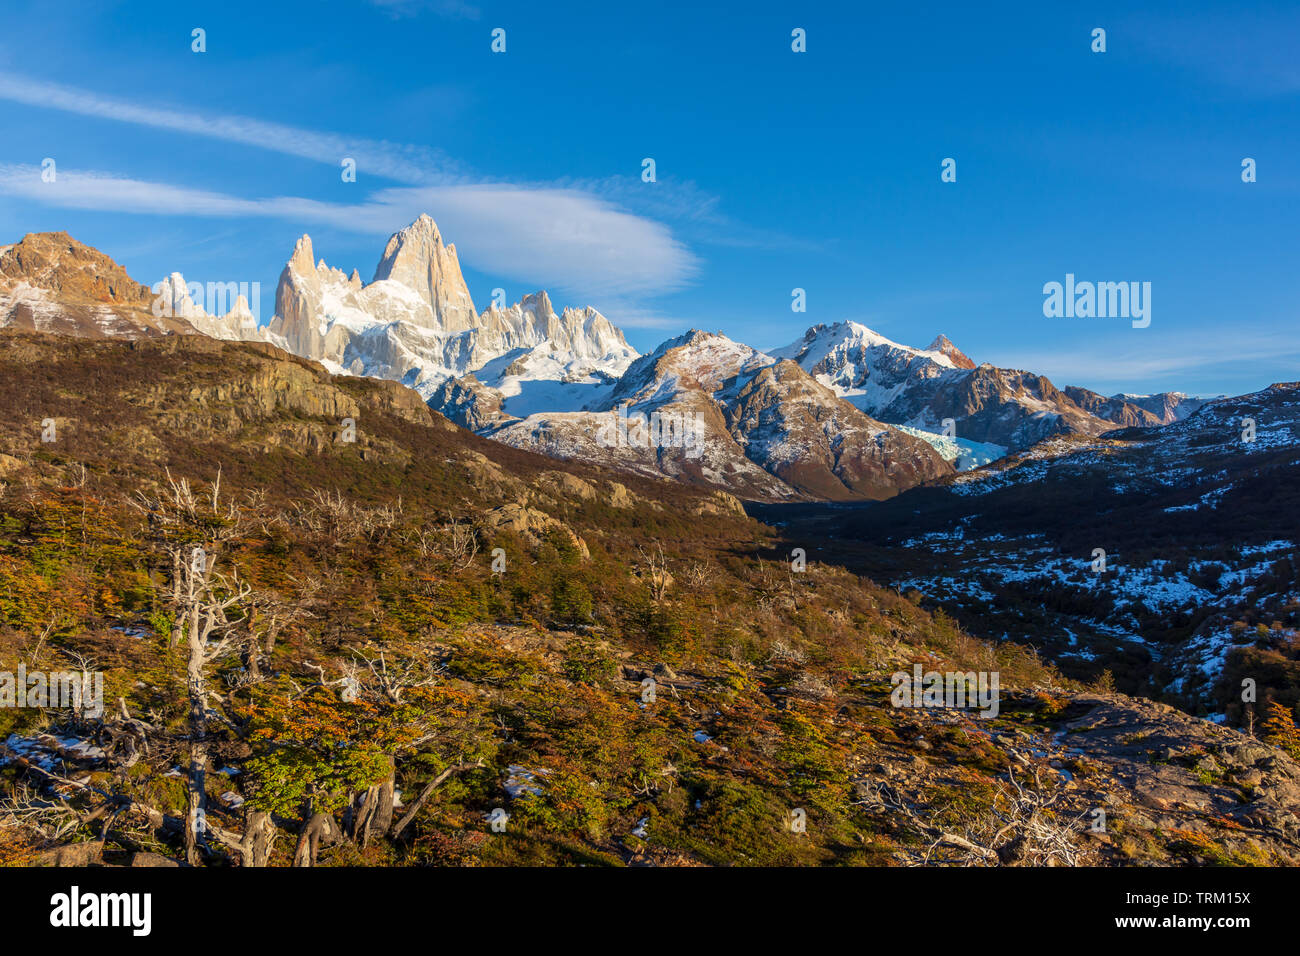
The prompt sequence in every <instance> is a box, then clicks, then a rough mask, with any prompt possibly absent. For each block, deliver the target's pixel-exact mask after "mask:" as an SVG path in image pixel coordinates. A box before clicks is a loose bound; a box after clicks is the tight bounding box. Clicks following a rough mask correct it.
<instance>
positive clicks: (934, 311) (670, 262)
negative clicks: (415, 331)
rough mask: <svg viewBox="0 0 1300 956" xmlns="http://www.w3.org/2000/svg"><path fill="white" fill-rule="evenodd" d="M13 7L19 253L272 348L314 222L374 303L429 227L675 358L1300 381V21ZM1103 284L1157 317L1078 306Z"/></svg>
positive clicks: (910, 7)
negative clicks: (433, 223) (724, 338)
mask: <svg viewBox="0 0 1300 956" xmlns="http://www.w3.org/2000/svg"><path fill="white" fill-rule="evenodd" d="M5 6H6V12H5V31H4V33H3V34H2V35H0V130H3V136H0V243H4V242H12V241H14V240H16V239H17V238H18V237H20V236H21V235H23V234H25V233H28V232H37V231H46V230H57V229H64V230H67V231H68V232H70V233H72V234H73V235H74V236H76V237H77V238H79V239H81V240H82V241H84V242H87V243H89V244H91V245H94V246H96V247H98V248H100V249H101V250H103V251H104V252H106V253H108V254H109V255H111V256H113V257H114V258H115V259H117V260H118V261H119V262H121V263H122V264H123V265H125V266H126V267H127V269H128V270H129V271H130V273H131V274H132V275H133V276H134V277H135V278H137V279H138V280H140V281H142V282H147V283H153V282H155V281H157V280H158V279H160V278H162V277H163V276H164V275H166V274H167V273H169V272H172V271H180V272H183V273H184V274H185V276H186V278H187V279H190V280H192V281H193V280H198V281H212V280H217V281H222V282H226V281H236V282H238V281H249V282H252V281H257V282H260V283H261V284H262V288H263V294H262V302H261V312H262V315H261V318H262V320H263V321H266V320H267V319H269V317H270V314H271V312H272V310H273V303H274V288H275V283H276V279H277V277H278V275H279V272H280V269H281V267H282V266H283V264H284V262H285V260H286V259H287V258H288V256H289V254H290V252H291V251H292V249H293V244H294V241H295V239H296V238H297V237H298V236H299V235H301V234H302V233H303V232H307V233H310V235H311V236H312V239H313V243H314V247H315V251H316V255H317V257H318V258H324V259H325V260H326V261H327V262H328V263H329V264H330V265H333V266H338V267H340V268H342V269H344V270H345V271H348V272H350V271H351V270H352V269H353V268H357V269H359V270H360V272H361V274H362V276H363V278H365V279H366V280H369V278H370V277H371V275H372V274H373V270H374V267H375V264H376V262H377V261H378V259H379V255H380V252H381V251H382V248H383V244H384V241H385V239H386V237H387V236H388V235H389V234H390V233H391V232H393V231H394V230H396V229H398V228H400V227H401V226H403V225H405V224H406V223H407V222H409V221H411V220H412V219H414V218H415V215H416V214H418V213H419V212H428V213H429V214H430V215H432V216H433V217H434V218H435V219H436V220H437V221H438V222H439V224H440V226H441V227H442V230H443V233H444V235H445V236H446V238H447V239H448V241H451V242H454V243H456V245H457V249H458V251H459V253H460V257H461V262H462V265H463V266H464V267H465V272H466V278H467V280H468V281H469V284H470V290H471V292H472V293H473V295H474V298H475V302H476V304H477V305H478V306H479V307H480V308H483V307H485V306H486V305H487V304H488V301H489V299H490V297H491V290H492V289H493V288H496V287H501V288H504V289H505V290H506V294H507V298H508V300H509V301H512V302H513V301H516V300H518V299H519V298H520V297H521V296H522V295H523V294H524V293H527V292H530V291H533V290H535V289H538V288H547V289H549V290H550V291H551V293H552V298H553V299H554V300H555V301H556V303H557V304H572V305H585V304H591V305H594V306H596V307H597V308H598V309H600V310H601V311H602V312H604V313H605V314H606V315H608V316H609V317H610V318H611V319H613V320H614V321H615V322H616V323H618V324H620V325H621V326H623V327H624V329H625V331H626V332H627V333H628V337H629V339H630V340H631V342H632V344H633V345H635V346H636V347H637V348H639V349H641V350H643V351H645V350H648V349H650V348H653V346H654V345H655V344H657V343H658V342H659V341H661V340H663V339H664V338H666V337H668V336H669V335H674V334H677V333H679V332H681V331H684V330H685V329H687V328H692V327H695V328H704V329H710V330H718V331H722V332H725V333H726V334H728V335H730V336H731V337H733V338H736V339H739V340H742V341H745V342H747V343H749V344H752V345H755V346H758V347H761V348H771V347H776V346H779V345H783V344H786V343H788V342H790V341H792V340H794V339H796V338H798V337H799V336H800V335H801V334H802V332H803V330H804V329H805V328H806V327H807V326H809V325H811V324H813V323H817V322H828V323H829V322H835V321H839V320H846V319H851V320H854V321H858V322H862V323H865V324H867V325H869V326H871V327H872V328H875V329H876V330H878V331H879V332H881V333H883V334H885V335H888V336H890V337H891V338H894V339H896V340H898V341H902V342H905V343H908V344H912V345H918V346H924V345H926V344H927V343H929V342H930V340H931V339H933V337H934V336H935V335H936V334H937V333H940V332H943V333H945V334H947V335H948V336H949V337H950V338H951V339H952V340H953V341H954V342H956V343H957V345H958V346H960V347H961V348H963V349H964V350H965V351H966V352H967V353H968V354H969V355H971V357H972V358H974V359H975V360H976V361H990V362H994V363H995V364H999V365H1006V366H1012V367H1019V368H1028V369H1030V370H1032V371H1036V372H1041V373H1044V374H1047V375H1049V376H1050V377H1051V378H1052V379H1053V381H1055V382H1056V383H1057V384H1058V385H1064V384H1078V385H1084V386H1088V387H1092V388H1096V389H1098V390H1100V391H1104V392H1107V393H1110V392H1114V391H1121V390H1123V391H1138V392H1146V391H1155V390H1164V389H1181V390H1184V391H1189V392H1193V393H1202V394H1205V393H1212V394H1217V393H1220V392H1229V393H1239V392H1244V391H1249V390H1253V389H1256V388H1260V387H1263V386H1264V385H1267V384H1269V383H1270V382H1273V381H1281V380H1295V379H1298V378H1300V336H1298V335H1297V327H1298V325H1300V323H1298V322H1297V309H1298V306H1297V302H1300V268H1298V267H1297V261H1296V251H1297V243H1296V241H1295V231H1296V223H1297V221H1298V219H1300V216H1297V213H1298V212H1300V135H1298V134H1297V123H1298V122H1300V110H1298V109H1297V107H1300V57H1297V56H1296V54H1295V51H1296V50H1297V49H1300V10H1297V9H1296V8H1295V7H1294V5H1283V4H1278V5H1274V6H1269V5H1258V6H1255V7H1253V8H1251V10H1250V11H1249V12H1246V11H1243V10H1242V8H1241V7H1240V6H1239V5H1237V4H1231V5H1230V4H1220V5H1203V4H1197V3H1189V2H1179V3H1169V4H1163V5H1155V4H1151V5H1137V4H1132V3H1123V4H1120V3H1092V4H1068V5H1064V4H1060V5H1058V4H993V5H983V4H980V5H974V4H958V3H951V4H895V5H891V8H890V9H884V8H880V9H876V8H874V5H872V6H871V7H869V6H868V5H862V4H849V3H843V4H817V3H780V4H775V3H772V4H769V3H750V4H745V5H739V4H730V5H729V6H730V9H727V8H726V7H724V6H722V5H697V4H685V3H681V4H677V3H658V4H648V5H646V4H636V5H622V4H619V5H612V4H607V3H590V4H563V5H555V4H546V5H540V4H523V3H521V4H513V3H511V4H496V3H476V2H472V0H429V2H421V0H391V2H364V0H340V2H334V3H327V4H322V3H319V2H317V3H310V4H308V3H301V4H299V3H276V4H268V3H243V2H226V3H221V4H184V5H182V4H171V3H150V2H133V3H117V4H106V3H85V4H82V3H76V2H65V3H61V4H59V6H58V8H57V13H51V12H50V10H51V8H50V6H49V4H48V3H24V2H21V0H19V2H13V0H7V2H6V5H5ZM614 7H619V8H620V9H613V8H614ZM1045 7H1061V8H1063V9H1044V8H1045ZM742 11H743V12H742ZM196 27H198V28H202V29H204V30H205V31H206V42H207V51H206V52H204V53H194V52H192V51H191V31H192V30H193V29H194V28H196ZM498 27H499V28H502V29H504V30H505V31H506V52H505V53H504V54H496V53H493V52H492V51H491V48H490V47H491V33H492V30H493V29H495V28H498ZM796 27H799V28H802V29H804V30H805V31H806V34H807V52H806V53H794V52H792V51H791V38H790V34H791V30H792V29H794V28H796ZM1095 27H1102V28H1104V29H1105V30H1106V31H1107V35H1106V45H1107V50H1106V52H1105V53H1093V52H1092V51H1091V48H1090V47H1091V42H1092V38H1091V32H1092V30H1093V29H1094V28H1095ZM46 157H50V158H53V159H54V160H55V162H56V164H57V166H56V168H57V171H58V177H57V179H56V181H55V182H54V183H44V182H42V181H41V178H40V167H41V163H42V160H43V159H44V158H46ZM344 157H352V158H354V159H356V161H357V181H356V182H355V183H344V182H343V181H342V178H341V176H340V162H341V160H342V159H343V158H344ZM646 157H652V158H654V160H655V163H656V171H657V176H658V181H657V182H655V183H653V184H651V183H643V182H642V181H641V168H642V160H643V159H644V158H646ZM946 157H952V158H954V159H955V160H956V161H957V181H956V182H955V183H943V182H941V181H940V164H941V161H942V160H943V159H944V158H946ZM1244 157H1251V158H1253V159H1255V160H1256V163H1257V175H1258V181H1257V182H1254V183H1249V184H1247V183H1243V182H1242V181H1241V162H1242V159H1243V158H1244ZM1066 273H1074V274H1075V275H1076V276H1077V277H1078V279H1080V280H1094V281H1139V282H1150V283H1151V285H1152V309H1151V316H1152V322H1151V325H1150V326H1149V327H1148V328H1145V329H1134V328H1132V327H1131V325H1130V323H1129V322H1128V321H1127V320H1124V319H1098V318H1092V319H1078V318H1070V319H1065V318H1046V317H1044V315H1043V308H1042V306H1043V298H1044V297H1043V292H1042V288H1043V285H1044V283H1047V282H1051V281H1063V280H1064V277H1065V274H1066ZM796 287H799V288H803V289H805V290H806V291H807V306H808V307H807V312H806V313H802V314H796V313H793V312H792V311H791V308H790V302H791V290H792V289H793V288H796Z"/></svg>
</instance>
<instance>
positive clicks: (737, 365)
mask: <svg viewBox="0 0 1300 956" xmlns="http://www.w3.org/2000/svg"><path fill="white" fill-rule="evenodd" d="M190 291H191V290H190V289H189V287H188V286H187V283H186V282H185V279H184V277H183V276H182V275H180V274H179V273H173V274H172V275H170V276H168V277H167V278H165V279H164V280H162V281H161V282H159V283H157V284H156V285H155V286H154V288H153V289H152V290H151V289H150V288H149V287H147V286H144V285H141V284H139V283H137V282H135V281H134V280H133V279H131V278H130V276H128V275H127V274H126V272H125V270H123V269H122V268H121V267H120V266H119V265H117V264H116V263H115V262H113V260H112V259H110V258H108V257H107V256H105V255H103V254H102V253H100V252H98V251H97V250H94V249H92V248H90V247H88V246H85V245H83V244H81V243H79V242H77V241H76V240H75V239H72V238H71V237H70V236H68V235H67V234H66V233H42V234H32V235H28V236H26V237H24V238H23V240H22V241H20V242H18V243H15V244H13V245H9V246H0V327H3V326H6V325H14V326H17V327H20V328H30V329H33V330H37V331H47V332H56V333H63V334H72V335H80V336H89V337H141V336H157V335H172V334H202V335H206V336H210V337H213V338H218V339H224V340H233V341H258V342H266V343H269V344H271V345H274V346H276V347H278V348H281V349H284V350H285V351H288V352H291V353H293V354H295V355H298V356H301V357H303V358H306V359H310V360H313V361H316V362H319V363H320V364H321V365H323V366H324V367H325V368H326V369H327V370H329V371H330V372H332V373H334V374H344V375H361V376H370V377H375V378H384V379H391V380H395V381H398V382H401V383H402V384H404V385H406V386H409V387H410V388H413V389H414V390H416V391H417V392H418V393H419V394H420V396H421V397H422V398H423V399H424V400H425V401H426V402H427V403H428V405H429V406H430V407H431V408H432V409H434V410H435V411H438V412H440V413H442V414H443V415H445V416H446V417H447V418H448V419H450V420H451V421H453V422H455V423H456V424H459V425H461V426H463V427H466V428H468V429H470V430H472V431H475V432H477V433H479V434H481V435H484V436H488V437H491V438H494V439H496V440H498V441H500V442H503V443H505V444H508V445H512V446H515V447H518V448H524V449H528V450H533V451H539V452H542V453H544V454H547V455H550V456H552V457H557V458H578V459H582V460H585V461H590V462H592V463H595V464H603V465H607V466H609V467H613V468H616V469H621V470H624V471H629V472H634V473H639V474H643V475H649V476H654V477H664V478H672V479H676V480H681V481H686V482H690V483H693V484H702V485H708V486H713V487H718V488H721V489H723V490H727V491H730V492H733V493H736V494H738V495H741V496H743V497H748V498H754V499H760V500H769V501H781V500H799V499H805V500H806V499H823V500H854V499H880V498H887V497H891V496H893V495H895V494H897V493H899V492H901V491H904V490H906V489H907V488H910V487H913V486H914V485H918V484H921V483H924V482H928V481H932V480H935V479H941V478H945V477H946V476H948V475H951V474H953V473H954V471H956V470H966V469H968V468H971V467H974V466H977V465H980V464H984V463H986V462H989V461H992V460H994V459H997V458H1000V457H1002V456H1004V455H1006V454H1008V453H1015V452H1019V451H1023V450H1024V449H1027V448H1028V447H1030V446H1031V445H1034V444H1035V443H1037V442H1039V441H1041V440H1043V439H1044V438H1048V437H1051V436H1055V435H1069V434H1079V435H1084V436H1095V435H1099V434H1101V433H1102V432H1105V431H1108V430H1111V429H1113V428H1116V427H1133V426H1151V425H1158V424H1165V423H1168V422H1172V421H1177V420H1181V419H1182V418H1185V417H1186V416H1187V415H1188V414H1190V413H1191V412H1192V411H1194V410H1195V409H1196V408H1197V407H1199V405H1200V404H1201V403H1200V402H1199V400H1197V399H1191V398H1188V397H1187V396H1183V395H1180V394H1177V393H1164V394H1160V395H1151V396H1127V395H1122V396H1120V395H1117V396H1110V397H1107V396H1103V395H1099V394H1097V393H1095V392H1091V391H1088V390H1087V389H1080V388H1074V387H1067V388H1065V389H1063V390H1061V389H1057V388H1056V387H1055V386H1054V385H1053V384H1052V383H1051V382H1050V381H1048V380H1047V379H1046V378H1044V377H1041V376H1038V375H1034V374H1032V373H1029V372H1023V371H1017V370H1009V369H1000V368H996V367H994V366H992V365H988V364H981V365H977V364H976V363H975V362H974V361H972V360H971V359H970V358H968V357H967V356H966V355H965V354H964V353H962V352H961V351H960V350H959V349H958V348H957V347H956V346H955V345H953V343H952V342H950V341H949V340H948V339H947V338H945V337H944V336H942V335H941V336H938V337H937V338H936V339H935V340H934V341H933V342H932V343H931V344H930V346H929V347H927V348H925V349H914V348H911V347H908V346H904V345H899V344H898V343H895V342H892V341H890V340H889V339H886V338H884V337H883V336H880V335H878V334H877V333H875V332H873V331H872V330H870V329H868V328H866V327H865V326H862V325H859V324H857V323H852V322H843V323H836V324H834V325H829V326H827V325H818V326H814V327H813V328H810V329H809V330H808V331H807V332H806V333H805V335H804V336H803V337H802V338H801V339H800V340H798V341H796V342H794V343H791V344H790V345H789V346H786V347H784V348H780V349H775V350H772V351H771V352H761V351H758V350H757V349H754V348H751V347H750V346H747V345H743V344H741V343H738V342H734V341H732V340H731V339H729V338H727V337H726V336H724V335H721V334H717V333H708V332H702V331H698V330H692V331H690V332H688V333H686V334H684V335H682V336H678V337H676V338H674V339H670V340H669V341H667V342H665V343H663V344H662V345H660V346H659V347H658V348H657V349H655V350H654V352H652V353H651V354H649V355H645V356H641V355H639V354H638V353H637V352H636V350H635V349H633V348H632V347H631V346H630V345H628V343H627V340H626V339H625V338H624V335H623V333H622V331H621V330H619V329H618V328H617V327H616V326H615V325H614V324H613V323H611V322H610V321H609V320H608V319H607V318H606V317H605V316H603V315H601V313H600V312H598V311H596V309H594V308H591V307H589V306H588V307H586V308H581V309H578V308H565V309H563V310H562V311H560V312H558V313H557V312H556V310H555V308H554V306H553V305H552V303H551V300H550V298H549V296H548V295H547V293H546V292H545V291H538V292H535V293H533V294H531V295H526V296H524V297H523V299H522V300H521V301H519V302H517V303H515V304H513V305H510V306H502V305H500V304H498V303H494V304H493V305H492V306H491V307H490V308H488V309H486V310H484V311H482V312H480V311H479V310H478V309H477V307H476V306H475V304H474V301H473V298H472V296H471V295H470V292H469V289H468V287H467V285H466V283H465V280H464V277H463V275H462V274H461V269H460V262H459V257H458V255H457V252H456V247H455V245H453V244H449V243H445V242H444V240H443V237H442V235H441V233H440V232H439V230H438V227H437V225H436V224H435V223H434V221H433V219H432V218H430V217H429V216H427V215H422V216H420V217H419V218H418V219H417V220H416V221H415V222H413V223H412V224H411V225H409V226H407V227H406V228H405V229H402V230H401V231H399V232H397V233H395V234H394V235H393V236H392V237H390V239H389V240H388V242H387V244H386V246H385V247H384V250H383V252H382V254H381V256H380V258H379V262H378V265H377V266H376V268H375V271H374V276H373V279H372V280H371V281H370V282H369V283H365V282H363V281H362V279H361V276H360V274H359V273H358V272H357V271H356V270H353V271H352V273H351V274H350V275H349V274H346V273H344V272H343V271H342V270H340V269H337V268H331V267H329V266H328V265H327V264H326V263H325V261H324V260H323V259H321V260H317V259H316V253H315V250H314V249H313V246H312V241H311V238H310V237H309V236H306V235H304V236H302V237H301V238H300V239H299V240H298V241H297V243H296V244H295V246H294V249H293V253H292V255H291V256H290V257H289V259H288V262H287V263H286V265H285V266H284V269H283V271H282V272H281V274H280V279H279V283H278V286H277V288H276V293H275V314H274V316H273V318H272V319H271V321H270V322H269V323H268V324H267V325H266V326H259V325H258V324H257V319H256V318H255V315H254V311H253V310H252V309H250V307H249V303H248V301H247V299H246V298H245V297H244V296H242V295H238V296H236V295H234V294H233V293H232V295H231V298H232V299H233V305H232V307H231V308H230V309H229V311H227V312H225V313H224V314H221V315H210V314H208V312H206V311H205V310H204V307H203V306H202V305H200V304H199V303H197V302H195V301H194V300H193V299H192V298H191V296H190V295H189V294H188V293H189V292H190ZM629 422H631V423H632V424H633V430H632V431H631V432H630V433H629V432H628V428H627V426H628V423H629ZM661 422H673V423H676V427H678V429H679V431H678V432H677V433H676V435H675V439H674V440H670V441H667V442H663V441H644V440H635V438H636V436H637V435H638V434H640V435H641V436H642V437H644V431H642V432H638V431H637V430H636V428H637V427H638V426H641V427H642V428H643V429H644V428H645V427H651V426H652V427H651V430H652V431H653V430H654V428H657V427H658V425H659V423H661ZM682 427H687V428H689V434H685V435H683V434H682V433H681V432H680V429H681V428H682ZM669 431H670V432H671V429H670V430H669ZM611 433H616V434H618V435H625V434H631V435H632V436H633V438H634V440H631V441H627V440H622V441H615V442H611V441H609V440H608V436H609V435H610V434H611Z"/></svg>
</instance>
